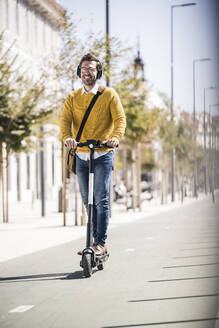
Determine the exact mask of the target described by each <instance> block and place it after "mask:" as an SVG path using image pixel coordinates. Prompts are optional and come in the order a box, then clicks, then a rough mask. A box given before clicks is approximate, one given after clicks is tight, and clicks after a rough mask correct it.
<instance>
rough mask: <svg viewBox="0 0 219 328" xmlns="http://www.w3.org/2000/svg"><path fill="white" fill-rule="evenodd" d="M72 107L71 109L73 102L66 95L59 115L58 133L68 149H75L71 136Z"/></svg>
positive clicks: (74, 142) (70, 97)
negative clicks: (59, 132)
mask: <svg viewBox="0 0 219 328" xmlns="http://www.w3.org/2000/svg"><path fill="white" fill-rule="evenodd" d="M72 107H73V100H72V96H71V95H68V97H67V98H66V100H65V104H64V108H63V110H62V113H61V117H60V131H61V137H62V139H63V141H64V143H65V145H66V146H67V147H69V148H76V145H77V143H76V141H75V140H74V139H73V135H72V120H73V114H72Z"/></svg>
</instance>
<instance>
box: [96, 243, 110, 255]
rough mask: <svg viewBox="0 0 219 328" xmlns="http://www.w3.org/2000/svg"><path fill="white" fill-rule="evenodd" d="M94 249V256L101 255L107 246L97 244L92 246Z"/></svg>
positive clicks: (105, 251)
mask: <svg viewBox="0 0 219 328" xmlns="http://www.w3.org/2000/svg"><path fill="white" fill-rule="evenodd" d="M94 251H95V254H96V256H101V255H104V254H106V253H107V247H106V245H105V246H102V245H100V244H98V245H96V246H95V247H94Z"/></svg>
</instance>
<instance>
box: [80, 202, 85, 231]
mask: <svg viewBox="0 0 219 328" xmlns="http://www.w3.org/2000/svg"><path fill="white" fill-rule="evenodd" d="M81 213H82V215H81V225H83V226H84V225H86V213H85V207H84V204H83V201H82V199H81Z"/></svg>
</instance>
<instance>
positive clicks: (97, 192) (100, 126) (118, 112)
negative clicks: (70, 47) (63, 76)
mask: <svg viewBox="0 0 219 328" xmlns="http://www.w3.org/2000/svg"><path fill="white" fill-rule="evenodd" d="M77 74H78V76H79V77H80V78H81V80H82V83H83V87H82V88H80V89H78V90H76V91H73V92H72V93H70V94H69V95H68V97H67V99H66V101H65V105H64V108H63V111H62V114H61V122H60V129H61V135H62V138H63V140H64V143H65V145H66V146H67V147H69V148H76V147H77V142H76V140H75V138H76V135H77V132H78V130H79V127H80V125H81V122H82V119H83V117H84V114H85V112H86V110H87V108H88V106H89V104H90V102H91V99H92V98H93V96H94V95H95V94H96V93H97V91H98V88H99V85H98V83H97V79H99V78H101V75H102V66H101V63H100V61H99V60H98V59H97V58H96V57H95V56H93V55H92V54H89V53H88V54H86V55H85V56H83V57H82V59H81V61H80V64H79V66H78V69H77ZM72 126H73V129H72ZM125 126H126V119H125V114H124V110H123V107H122V105H121V102H120V99H119V96H118V94H117V93H116V92H115V90H113V89H112V88H109V87H106V88H105V89H104V92H103V93H102V94H101V95H100V96H99V98H98V99H97V101H96V103H95V104H94V106H93V108H92V110H91V112H90V115H89V117H88V119H87V122H86V123H85V126H84V129H83V131H82V135H81V138H80V142H85V141H86V140H88V139H93V140H100V141H101V142H106V144H107V146H109V147H112V148H115V147H117V146H118V144H119V141H120V140H121V138H122V136H123V135H124V132H125ZM88 160H89V149H88V147H83V148H79V147H78V148H77V152H76V174H77V177H78V182H79V187H80V193H81V196H82V199H83V203H84V205H85V207H86V209H87V211H88V176H89V175H88V171H89V163H88ZM113 161H114V151H113V150H112V149H109V148H103V149H96V150H95V153H94V213H93V238H94V251H95V253H96V255H103V254H105V253H106V252H107V247H106V239H107V229H108V224H109V206H110V199H109V195H110V180H111V174H112V170H113Z"/></svg>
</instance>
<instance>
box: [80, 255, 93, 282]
mask: <svg viewBox="0 0 219 328" xmlns="http://www.w3.org/2000/svg"><path fill="white" fill-rule="evenodd" d="M82 267H83V270H84V275H85V277H86V278H89V277H90V276H91V274H92V263H91V254H89V253H85V254H83V257H82Z"/></svg>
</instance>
